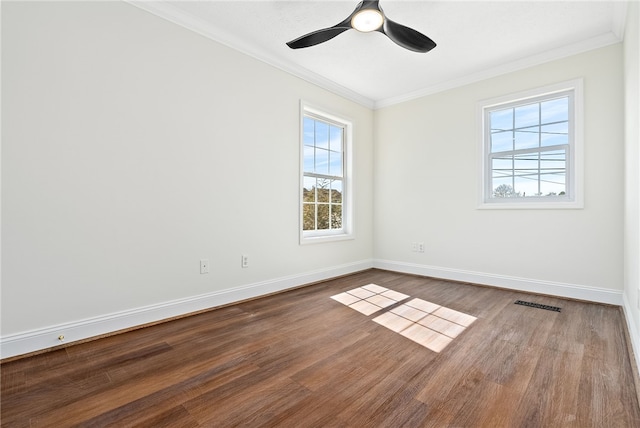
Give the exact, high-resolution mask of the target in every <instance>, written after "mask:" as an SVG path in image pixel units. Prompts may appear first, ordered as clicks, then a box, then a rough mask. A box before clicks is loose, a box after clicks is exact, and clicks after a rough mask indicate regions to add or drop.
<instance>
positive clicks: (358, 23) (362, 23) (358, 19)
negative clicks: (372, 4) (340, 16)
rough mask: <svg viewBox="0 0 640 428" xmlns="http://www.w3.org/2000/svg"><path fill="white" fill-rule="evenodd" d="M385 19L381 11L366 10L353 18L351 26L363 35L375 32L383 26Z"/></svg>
mask: <svg viewBox="0 0 640 428" xmlns="http://www.w3.org/2000/svg"><path fill="white" fill-rule="evenodd" d="M383 22H384V17H383V16H382V13H380V11H378V10H375V9H365V10H361V11H360V12H358V13H356V14H355V15H354V16H353V18H351V26H352V27H353V28H354V29H356V30H358V31H361V32H363V33H369V32H371V31H375V30H377V29H378V28H380V27H381V26H382V23H383Z"/></svg>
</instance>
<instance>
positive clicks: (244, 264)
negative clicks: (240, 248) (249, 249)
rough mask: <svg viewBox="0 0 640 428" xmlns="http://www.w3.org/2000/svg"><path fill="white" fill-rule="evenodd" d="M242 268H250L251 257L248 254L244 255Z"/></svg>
mask: <svg viewBox="0 0 640 428" xmlns="http://www.w3.org/2000/svg"><path fill="white" fill-rule="evenodd" d="M242 267H243V268H247V267H249V256H248V255H246V254H243V255H242Z"/></svg>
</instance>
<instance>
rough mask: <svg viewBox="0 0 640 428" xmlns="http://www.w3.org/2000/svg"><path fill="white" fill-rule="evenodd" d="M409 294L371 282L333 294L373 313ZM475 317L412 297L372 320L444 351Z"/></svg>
mask: <svg viewBox="0 0 640 428" xmlns="http://www.w3.org/2000/svg"><path fill="white" fill-rule="evenodd" d="M409 297H410V296H408V295H406V294H403V293H399V292H397V291H394V290H390V289H388V288H385V287H381V286H379V285H376V284H369V285H365V286H363V287H358V288H354V289H353V290H349V291H345V292H344V293H340V294H336V295H334V296H331V298H332V299H333V300H335V301H337V302H340V303H342V304H343V305H346V306H348V307H350V308H351V309H354V310H356V311H358V312H360V313H361V314H364V315H367V316H368V315H372V314H375V313H378V312H380V311H383V310H384V309H385V308H388V307H390V306H393V305H396V304H397V303H400V302H402V301H404V300H406V299H408V298H409ZM475 320H476V317H474V316H472V315H468V314H465V313H462V312H458V311H455V310H453V309H450V308H447V307H444V306H440V305H438V304H436V303H432V302H428V301H426V300H422V299H417V298H414V299H411V300H409V301H406V302H404V303H402V304H401V305H396V306H395V307H394V308H393V309H391V310H387V311H384V312H382V313H380V314H379V315H377V316H376V317H375V318H373V321H374V322H376V323H378V324H380V325H381V326H384V327H386V328H388V329H389V330H392V331H395V332H396V333H399V334H401V335H402V336H404V337H406V338H408V339H410V340H413V341H414V342H416V343H418V344H420V345H422V346H424V347H425V348H428V349H430V350H432V351H434V352H440V351H442V350H443V349H444V348H445V347H446V346H447V345H448V344H449V343H451V341H453V339H455V338H456V337H457V336H458V335H460V333H462V332H463V331H464V330H465V329H466V328H467V327H469V326H470V325H471V324H472V323H473V322H474V321H475Z"/></svg>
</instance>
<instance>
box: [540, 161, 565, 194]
mask: <svg viewBox="0 0 640 428" xmlns="http://www.w3.org/2000/svg"><path fill="white" fill-rule="evenodd" d="M540 158H541V161H540V174H541V176H542V178H541V184H540V193H541V194H542V195H544V196H547V195H548V196H555V195H559V196H561V195H564V194H566V191H567V179H566V168H567V152H566V151H565V150H554V151H550V152H542V153H541V154H540Z"/></svg>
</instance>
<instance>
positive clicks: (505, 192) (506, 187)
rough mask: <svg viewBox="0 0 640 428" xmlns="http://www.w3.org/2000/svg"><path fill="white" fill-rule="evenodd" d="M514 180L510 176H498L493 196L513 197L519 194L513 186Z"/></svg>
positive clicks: (495, 180) (494, 183)
mask: <svg viewBox="0 0 640 428" xmlns="http://www.w3.org/2000/svg"><path fill="white" fill-rule="evenodd" d="M512 183H513V180H512V178H511V177H508V178H497V179H494V180H493V197H494V198H512V197H514V196H517V195H516V194H515V191H514V190H513V186H512Z"/></svg>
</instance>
